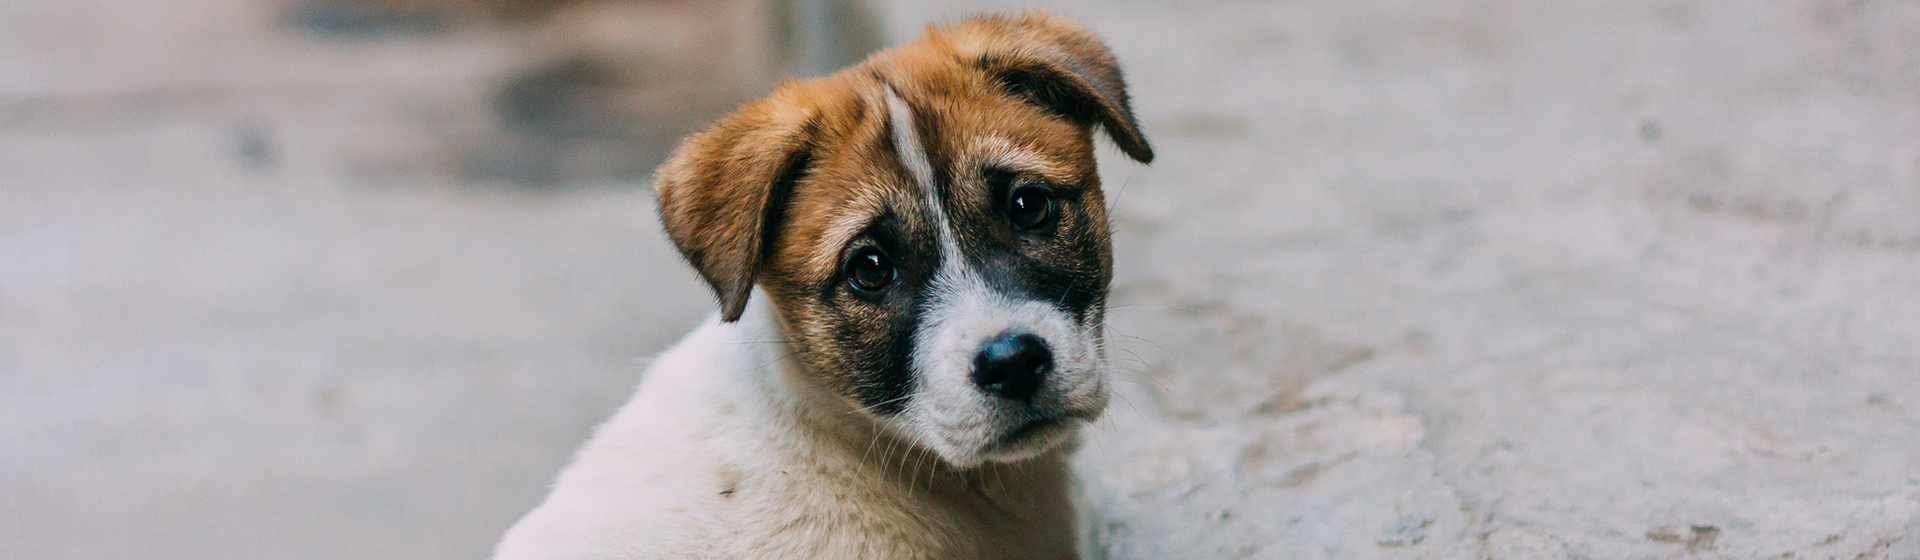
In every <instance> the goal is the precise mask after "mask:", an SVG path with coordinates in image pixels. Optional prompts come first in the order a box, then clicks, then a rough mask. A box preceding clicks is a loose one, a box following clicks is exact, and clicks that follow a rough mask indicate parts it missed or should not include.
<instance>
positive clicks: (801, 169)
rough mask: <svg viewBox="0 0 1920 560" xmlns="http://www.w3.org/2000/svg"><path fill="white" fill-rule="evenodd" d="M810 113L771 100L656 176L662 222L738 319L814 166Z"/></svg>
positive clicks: (697, 138)
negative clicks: (784, 216) (803, 180)
mask: <svg viewBox="0 0 1920 560" xmlns="http://www.w3.org/2000/svg"><path fill="white" fill-rule="evenodd" d="M812 122H813V117H812V115H811V111H810V110H807V109H805V108H801V107H796V106H794V105H792V104H788V103H782V102H781V100H780V99H777V98H776V99H766V100H762V101H760V102H757V103H753V104H750V105H748V106H746V107H745V108H742V109H741V110H740V111H738V112H736V113H734V114H732V115H729V116H727V118H726V119H724V120H722V121H720V123H719V124H717V125H714V127H713V128H710V129H707V130H706V131H705V132H701V133H699V134H696V135H693V136H691V137H688V138H687V139H686V140H685V141H684V142H682V143H681V144H680V147H679V148H676V149H675V150H674V152H673V155H672V156H669V157H668V158H667V162H666V163H665V164H663V165H661V166H660V170H659V171H658V172H657V173H656V174H655V177H656V178H655V181H654V193H655V194H656V195H657V196H658V198H659V202H660V222H661V224H662V225H664V226H666V230H667V236H668V237H669V238H672V239H673V244H674V246H675V247H677V248H679V249H680V254H681V256H683V257H686V259H687V262H688V263H691V264H692V265H693V268H694V270H697V271H699V272H700V277H701V278H703V279H705V280H706V281H707V285H708V286H710V287H712V288H713V295H714V299H715V300H717V301H718V302H719V303H720V318H721V319H722V320H723V321H726V322H729V323H730V322H733V321H736V320H739V319H740V314H741V313H742V312H743V311H745V310H746V306H747V297H748V296H749V295H751V294H752V293H753V281H754V276H755V275H756V274H757V273H758V272H759V271H760V266H761V264H762V263H763V262H765V260H766V254H767V252H768V251H769V249H770V246H771V243H772V239H773V237H774V235H775V234H777V233H778V232H779V231H780V230H779V228H780V221H781V218H782V213H783V211H784V209H785V208H784V207H785V206H786V203H787V200H788V198H789V197H790V195H791V194H792V192H793V185H794V183H795V182H797V181H799V180H800V178H801V177H802V176H803V175H805V173H806V172H807V166H808V164H809V163H810V161H811V159H812V146H811V144H812V136H813V132H812V128H813V125H812V124H811V123H812Z"/></svg>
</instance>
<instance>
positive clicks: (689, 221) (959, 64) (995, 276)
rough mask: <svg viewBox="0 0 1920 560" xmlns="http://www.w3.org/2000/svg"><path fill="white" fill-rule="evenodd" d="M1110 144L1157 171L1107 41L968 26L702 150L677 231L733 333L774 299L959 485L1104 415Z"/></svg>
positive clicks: (791, 89) (829, 84) (1015, 22)
mask: <svg viewBox="0 0 1920 560" xmlns="http://www.w3.org/2000/svg"><path fill="white" fill-rule="evenodd" d="M1094 127H1099V128H1100V129H1103V130H1105V131H1106V133H1107V135H1108V136H1109V137H1110V138H1112V139H1113V141H1114V143H1115V144H1117V145H1118V146H1119V147H1120V149H1121V150H1122V151H1124V152H1125V153H1126V154H1127V155H1128V156H1130V157H1132V158H1133V159H1135V160H1138V161H1140V162H1142V163H1145V162H1148V161H1150V160H1152V159H1153V152H1152V148H1150V147H1149V146H1148V144H1147V141H1146V138H1145V137H1143V136H1142V135H1141V134H1140V130H1139V127H1138V126H1137V125H1136V124H1135V122H1134V118H1133V113H1132V109H1131V108H1130V107H1129V105H1128V101H1127V93H1126V88H1125V84H1124V83H1122V81H1121V77H1120V69H1119V67H1118V65H1117V63H1116V62H1115V61H1114V58H1113V55H1112V54H1111V53H1110V52H1109V51H1108V50H1107V47H1106V45H1105V44H1104V43H1102V42H1101V41H1100V39H1098V38H1097V37H1095V36H1094V35H1093V34H1092V33H1089V32H1088V31H1087V30H1085V29H1083V28H1081V27H1080V26H1078V25H1077V24H1075V23H1073V22H1071V21H1068V20H1065V19H1062V18H1059V17H1055V16H1051V15H1047V14H1044V13H1028V14H1024V15H1020V16H1015V17H985V18H976V19H971V20H967V21H964V22H960V23H958V24H956V25H954V26H951V27H948V28H945V29H933V30H930V31H929V32H928V33H927V35H926V36H925V37H923V38H921V39H920V40H918V41H916V42H914V43H910V44H907V45H904V46H901V47H897V48H894V49H890V50H887V51H885V52H882V53H879V54H876V55H874V56H873V57H872V58H870V59H868V60H867V61H865V62H863V63H861V64H859V65H857V66H853V67H851V68H848V69H846V70H843V71H841V72H840V73H838V74H834V75H832V76H828V77H825V78H819V79H815V80H811V81H806V82H796V83H789V84H786V85H784V86H782V87H781V88H780V89H779V90H778V91H776V92H774V93H773V94H772V95H771V96H769V97H768V98H766V99H762V100H760V101H758V102H755V103H752V104H749V105H747V106H746V107H744V108H742V109H741V110H739V111H738V112H736V113H734V114H733V115H731V116H728V117H727V118H726V119H724V120H722V121H721V122H720V123H719V124H717V125H715V126H714V127H713V128H712V129H709V130H707V131H705V132H702V133H700V134H697V135H694V136H693V137H691V138H689V139H687V141H686V142H685V143H684V144H682V145H681V146H680V148H679V149H678V150H676V151H675V153H674V155H673V156H672V158H670V159H669V160H668V161H667V163H666V164H665V165H663V166H662V167H661V168H660V171H659V175H658V185H657V189H658V192H659V198H660V213H661V220H662V221H663V222H664V223H665V225H666V230H667V233H668V234H669V236H670V237H672V239H673V242H674V244H675V245H677V246H678V247H679V249H680V251H681V253H682V254H683V255H685V256H686V258H687V260H688V261H689V262H691V263H692V264H693V266H694V268H696V269H697V270H699V272H700V275H701V276H702V277H703V278H705V279H706V281H707V283H708V284H710V285H711V286H712V288H713V290H714V293H715V295H716V297H717V298H718V300H719V303H720V307H721V316H722V318H723V319H724V320H727V321H733V320H736V319H738V318H739V317H740V315H741V313H742V312H743V310H744V308H745V306H746V302H747V298H748V296H749V295H750V294H751V292H752V288H753V286H754V285H755V284H758V285H759V286H760V287H761V289H762V290H763V291H764V292H765V293H766V294H767V295H768V296H769V297H770V298H771V299H772V304H773V308H774V309H775V310H776V315H777V316H778V317H779V320H780V321H781V324H782V325H783V326H784V327H785V329H786V332H787V334H788V336H789V337H790V338H791V343H792V344H793V345H794V346H795V347H796V349H797V350H798V357H799V359H800V361H801V362H802V363H804V364H806V366H807V367H808V369H809V370H810V372H811V373H812V374H814V375H817V376H819V379H820V380H821V381H822V382H823V383H824V384H825V385H826V386H827V387H829V388H831V389H832V390H833V391H834V392H836V393H838V394H839V395H841V396H842V397H843V398H845V399H847V400H848V401H849V402H850V403H852V404H853V405H854V406H855V407H857V409H858V410H859V411H860V413H861V414H864V415H866V416H867V417H869V418H872V419H874V420H875V421H876V422H878V423H879V424H880V425H882V426H883V427H885V428H886V429H887V430H889V431H891V432H893V433H895V434H896V435H898V436H901V437H905V438H908V439H911V440H912V441H914V442H916V443H918V444H920V445H922V446H924V447H926V448H928V449H931V450H933V451H934V452H935V453H937V454H939V455H940V456H941V457H942V458H944V459H946V460H947V461H948V462H950V463H952V464H954V465H956V466H960V467H967V466H972V465H976V464H979V463H981V462H983V461H1013V460H1019V459H1023V458H1026V457H1031V456H1034V455H1037V454H1039V453H1041V452H1043V451H1046V450H1048V449H1051V448H1053V447H1054V446H1056V445H1057V444H1059V443H1060V442H1061V441H1063V440H1065V439H1066V437H1067V436H1068V435H1069V434H1071V433H1072V432H1073V430H1074V429H1076V428H1077V427H1078V425H1079V424H1080V423H1083V422H1086V421H1090V420H1092V419H1093V418H1095V417H1097V416H1098V415H1099V414H1100V412H1101V410H1102V409H1103V408H1105V406H1106V402H1107V394H1108V393H1107V391H1108V389H1107V371H1106V369H1107V357H1106V350H1105V345H1104V339H1103V326H1102V323H1103V321H1104V315H1105V307H1106V297H1107V287H1108V283H1109V281H1110V279H1111V278H1112V250H1111V245H1110V241H1109V230H1108V225H1107V214H1106V207H1105V202H1104V199H1103V197H1102V194H1101V190H1100V178H1099V176H1098V175H1097V172H1096V169H1095V166H1094V156H1093V135H1092V130H1093V128H1094Z"/></svg>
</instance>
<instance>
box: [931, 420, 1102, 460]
mask: <svg viewBox="0 0 1920 560" xmlns="http://www.w3.org/2000/svg"><path fill="white" fill-rule="evenodd" d="M1086 423H1087V420H1085V419H1084V418H1080V417H1076V416H1055V417H1047V418H1040V419H1034V420H1029V421H1026V422H1023V423H1018V424H1013V425H1010V426H1007V427H1005V428H1003V429H1001V430H999V431H998V433H997V435H995V436H993V437H991V438H987V439H986V440H985V441H981V440H974V441H965V442H962V441H953V440H951V439H948V440H946V441H942V442H939V443H938V444H934V445H929V446H928V447H930V448H932V449H933V451H934V453H936V454H938V455H940V458H942V459H945V460H946V461H947V463H948V464H951V465H953V466H955V467H958V468H962V469H967V468H973V467H977V466H980V465H983V464H986V463H1016V462H1020V461H1025V460H1028V459H1032V458H1034V457H1038V456H1040V455H1044V454H1046V453H1047V452H1049V451H1053V450H1055V449H1059V448H1060V447H1061V446H1062V445H1063V444H1065V443H1067V442H1069V441H1072V439H1073V436H1074V434H1075V433H1078V432H1079V430H1080V426H1081V425H1083V424H1086ZM968 439H972V438H968Z"/></svg>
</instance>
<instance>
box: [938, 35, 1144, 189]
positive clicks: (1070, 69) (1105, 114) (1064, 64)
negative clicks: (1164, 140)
mask: <svg viewBox="0 0 1920 560" xmlns="http://www.w3.org/2000/svg"><path fill="white" fill-rule="evenodd" d="M953 31H954V36H955V37H956V38H957V39H958V41H956V44H955V47H956V48H957V49H959V50H960V52H961V54H962V56H967V57H971V58H972V59H973V60H974V62H975V64H977V65H979V67H980V69H981V70H984V71H986V72H987V73H988V74H989V75H992V76H993V77H994V79H996V80H999V82H1000V85H1001V87H1003V88H1005V89H1006V90H1007V92H1008V93H1011V94H1013V95H1015V96H1019V97H1023V98H1025V99H1027V100H1029V101H1031V102H1033V103H1034V104H1037V105H1039V106H1041V107H1043V108H1046V109H1048V110H1050V111H1053V112H1055V113H1057V114H1059V115H1061V116H1064V117H1066V118H1068V119H1071V120H1073V121H1075V122H1079V123H1082V124H1085V125H1088V126H1091V125H1094V124H1098V125H1100V128H1102V129H1105V130H1106V131H1107V136H1108V137H1109V138H1112V139H1113V143H1114V144H1116V145H1118V146H1119V147H1120V151H1122V152H1126V154H1127V157H1131V158H1133V159H1134V161H1138V162H1140V163H1152V162H1153V146H1151V145H1149V144H1148V143H1147V137H1146V135H1144V134H1141V133H1140V125H1139V123H1138V122H1136V121H1135V120H1134V118H1133V107H1132V105H1131V104H1130V103H1129V102H1128V99H1127V84H1126V80H1125V79H1123V78H1122V77H1121V75H1120V63H1119V61H1117V60H1115V59H1114V58H1113V52H1112V51H1111V50H1108V49H1107V44H1106V43H1105V42H1103V41H1101V40H1100V37H1098V36H1096V35H1094V34H1093V32H1091V31H1088V30H1087V29H1086V28H1085V27H1081V26H1080V25H1079V24H1077V23H1074V22H1073V21H1072V20H1069V19H1066V18H1063V17H1059V16H1055V15H1052V14H1049V13H1046V12H1042V11H1031V12H1027V13H1024V14H1020V15H1017V16H1011V17H1006V16H990V17H983V18H979V19H974V20H969V21H968V22H966V23H963V24H961V25H960V26H959V27H958V28H956V29H954V30H953Z"/></svg>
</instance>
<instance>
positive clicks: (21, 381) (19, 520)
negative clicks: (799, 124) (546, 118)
mask: <svg viewBox="0 0 1920 560" xmlns="http://www.w3.org/2000/svg"><path fill="white" fill-rule="evenodd" d="M931 4H932V3H925V2H898V3H894V4H891V5H889V7H888V9H887V21H888V22H889V29H890V32H891V33H892V34H893V35H894V36H895V37H905V36H908V35H911V34H913V33H914V32H916V31H917V29H918V28H919V26H920V25H921V24H922V22H925V21H929V20H938V19H941V18H944V17H949V16H950V15H952V14H955V13H961V12H967V11H975V10H980V9H1004V8H1008V7H1012V4H1009V3H996V2H981V3H971V4H968V5H965V6H961V7H955V6H950V5H942V6H935V5H931ZM1050 4H1051V5H1053V6H1054V7H1055V8H1056V9H1058V10H1060V11H1063V12H1066V13H1068V14H1071V15H1074V16H1076V17H1080V18H1082V19H1084V20H1085V21H1087V22H1088V23H1089V25H1090V26H1092V27H1093V28H1095V29H1097V30H1099V31H1100V32H1101V33H1102V34H1104V35H1105V36H1107V37H1108V38H1109V39H1110V40H1111V41H1112V42H1113V44H1114V47H1115V49H1116V51H1117V52H1118V54H1119V56H1120V58H1121V60H1122V61H1123V62H1124V63H1125V64H1126V65H1127V70H1128V72H1129V77H1130V78H1131V79H1132V81H1133V84H1134V87H1135V90H1136V96H1137V101H1136V105H1137V107H1138V108H1139V109H1140V113H1141V117H1142V119H1143V124H1144V127H1145V129H1146V131H1147V133H1148V134H1149V135H1151V136H1152V138H1153V139H1154V140H1155V142H1156V144H1157V147H1158V149H1159V152H1160V154H1161V159H1160V160H1159V161H1157V162H1155V165H1153V166H1151V167H1136V166H1132V165H1129V164H1126V163H1123V162H1122V161H1121V158H1118V157H1115V154H1116V152H1112V151H1107V152H1103V155H1104V156H1107V157H1105V160H1106V161H1105V164H1106V166H1107V174H1106V177H1107V182H1108V185H1107V190H1108V192H1109V197H1110V199H1111V202H1112V203H1113V204H1114V207H1115V210H1114V212H1115V219H1116V225H1117V227H1118V233H1117V239H1116V248H1117V251H1118V255H1117V261H1118V266H1119V270H1118V275H1117V278H1116V282H1115V297H1114V301H1115V305H1116V307H1115V309H1114V311H1113V316H1112V321H1111V323H1112V328H1113V334H1114V336H1115V337H1116V347H1117V348H1118V349H1119V351H1118V352H1117V353H1116V357H1117V358H1118V361H1119V363H1120V365H1121V371H1119V372H1118V373H1119V375H1121V376H1122V378H1123V380H1124V382H1122V383H1120V384H1119V385H1120V387H1121V393H1120V398H1117V399H1115V401H1114V407H1113V408H1112V409H1111V413H1110V415H1109V416H1108V417H1107V419H1106V420H1104V421H1102V422H1101V423H1100V425H1099V426H1097V427H1096V429H1095V430H1094V432H1093V433H1092V434H1090V437H1089V438H1088V439H1087V442H1086V444H1085V445H1084V447H1083V450H1082V452H1081V454H1080V456H1079V458H1078V462H1079V467H1080V472H1081V475H1082V485H1083V490H1084V500H1085V503H1086V511H1087V514H1088V519H1087V522H1086V535H1087V543H1088V545H1087V547H1088V551H1089V556H1090V557H1094V558H1115V559H1121V558H1500V559H1535V558H1595V559H1598V558H1742V559H1746V558H1753V559H1786V558H1795V559H1805V558H1823V559H1824V558H1842V559H1850V558H1869V559H1870V558H1880V559H1894V560H1899V559H1913V558H1920V173H1917V172H1916V170H1920V4H1916V3H1912V2H1896V1H1876V0H1855V1H1807V2H1780V3H1764V4H1763V3H1753V2H1740V1H1731V0H1728V1H1707V0H1702V1H1684V0H1668V1H1659V0H1635V1H1623V2H1612V3H1605V4H1597V3H1596V4H1586V3H1544V2H1542V3H1533V2H1519V1H1479V2H1476V1H1455V2H1420V1H1413V0H1367V1H1364V2H1280V3H1258V2H1227V1H1223V2H1184V3H1179V4H1162V3H1149V2H1137V1H1127V2H1092V1H1086V2H1054V3H1050ZM267 19H268V18H267V17H266V16H265V15H263V14H262V13H261V12H260V10H259V9H249V8H246V5H243V4H241V3H237V2H233V1H231V0H165V1H160V0H155V1H149V2H137V3H106V2H99V3H74V2H53V1H50V0H34V1H29V2H18V3H12V4H8V5H5V6H0V419H3V420H0V496H4V497H5V499H4V500H0V542H4V543H6V544H5V546H0V558H96V557H146V558H186V557H194V558H222V557H235V558H238V557H248V558H257V557H270V558H305V557H313V558H320V557H327V558H337V557H355V558H383V557H409V558H419V557H475V556H480V555H482V554H484V552H485V550H486V549H487V547H488V546H490V545H491V544H492V541H493V539H494V538H495V537H496V536H497V534H498V532H499V531H501V530H502V529H504V528H505V527H506V525H507V524H508V523H511V521H512V520H513V519H514V518H516V517H517V516H518V515H519V514H521V513H523V512H524V511H525V509H526V508H528V507H530V506H531V505H532V504H533V502H534V501H535V500H537V499H539V497H540V496H541V494H542V490H543V487H544V484H545V481H546V480H548V479H549V477H551V475H552V473H553V472H554V471H555V470H556V469H557V468H558V467H559V465H560V464H561V463H562V462H563V461H564V459H565V457H566V455H567V453H569V452H570V451H571V450H572V449H573V448H574V447H575V446H576V445H577V444H578V442H579V441H580V439H581V438H582V437H583V436H584V434H585V433H586V430H587V429H588V427H590V426H591V425H592V423H594V422H597V421H598V420H599V419H601V418H603V417H604V416H605V415H606V414H607V413H608V412H610V411H611V409H612V407H614V406H616V405H617V404H618V403H619V402H621V401H623V400H624V398H625V397H626V391H627V390H628V388H629V387H631V385H632V383H633V381H634V375H635V374H636V373H637V371H638V369H637V367H635V366H633V365H632V362H631V360H632V359H633V358H636V357H641V356H645V355H647V354H649V353H651V352H653V351H655V350H656V349H658V348H661V347H663V346H665V345H666V344H668V343H670V342H671V341H672V340H673V339H674V338H676V337H677V336H678V335H679V334H681V333H682V332H684V330H685V329H686V328H688V327H689V326H690V325H691V324H692V323H693V322H694V321H696V320H697V319H698V317H699V316H701V315H702V314H704V313H705V312H706V311H707V305H708V304H707V301H706V300H705V295H704V294H703V293H701V292H700V291H699V288H698V286H697V285H695V284H694V281H693V279H692V277H691V275H690V274H689V273H687V272H685V271H684V270H682V265H681V264H680V263H679V262H678V261H677V260H676V259H675V258H674V257H673V255H672V254H671V252H670V249H668V248H667V246H666V245H665V243H664V242H663V241H662V240H661V239H660V237H659V233H658V231H657V229H656V227H655V226H654V225H653V223H652V221H653V218H652V216H651V210H650V208H649V207H648V204H649V203H648V201H647V196H646V195H645V194H644V192H643V191H642V189H640V188H638V186H637V185H634V184H620V183H614V184H598V185H584V186H575V187H570V188H562V189H550V190H532V191H530V190H525V189H520V188H516V187H511V186H506V185H486V184H469V183H467V182H463V181H461V180H459V179H458V178H457V174H455V173H454V172H453V171H451V167H452V166H453V165H452V164H451V163H449V161H451V160H453V159H456V158H454V157H453V156H450V155H449V153H448V150H449V149H450V148H448V146H449V145H450V143H452V144H457V142H453V141H451V140H449V139H450V138H452V139H457V138H459V137H461V135H464V134H479V133H484V132H485V131H487V130H490V129H491V127H493V126H495V125H493V124H492V123H491V121H490V120H489V117H488V116H487V114H486V111H487V108H486V103H485V99H484V94H485V91H484V90H485V87H486V85H487V84H489V83H492V81H493V80H496V79H498V78H499V77H501V76H503V75H505V74H506V73H507V71H508V70H509V69H512V68H515V67H517V65H520V64H523V63H524V62H525V61H522V60H519V59H518V58H517V56H518V55H517V54H516V50H515V48H514V45H515V42H514V41H515V39H514V38H513V37H511V36H506V35H501V34H497V33H490V32H479V31H476V32H468V33H454V34H450V35H444V36H437V37H430V38H392V39H383V40H379V41H372V42H345V43H341V42H329V41H323V40H315V39H311V38H300V37H298V36H293V35H289V34H287V33H286V32H284V31H280V30H276V29H274V28H273V27H272V26H270V25H267V24H266V23H265V22H266V20H267Z"/></svg>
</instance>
